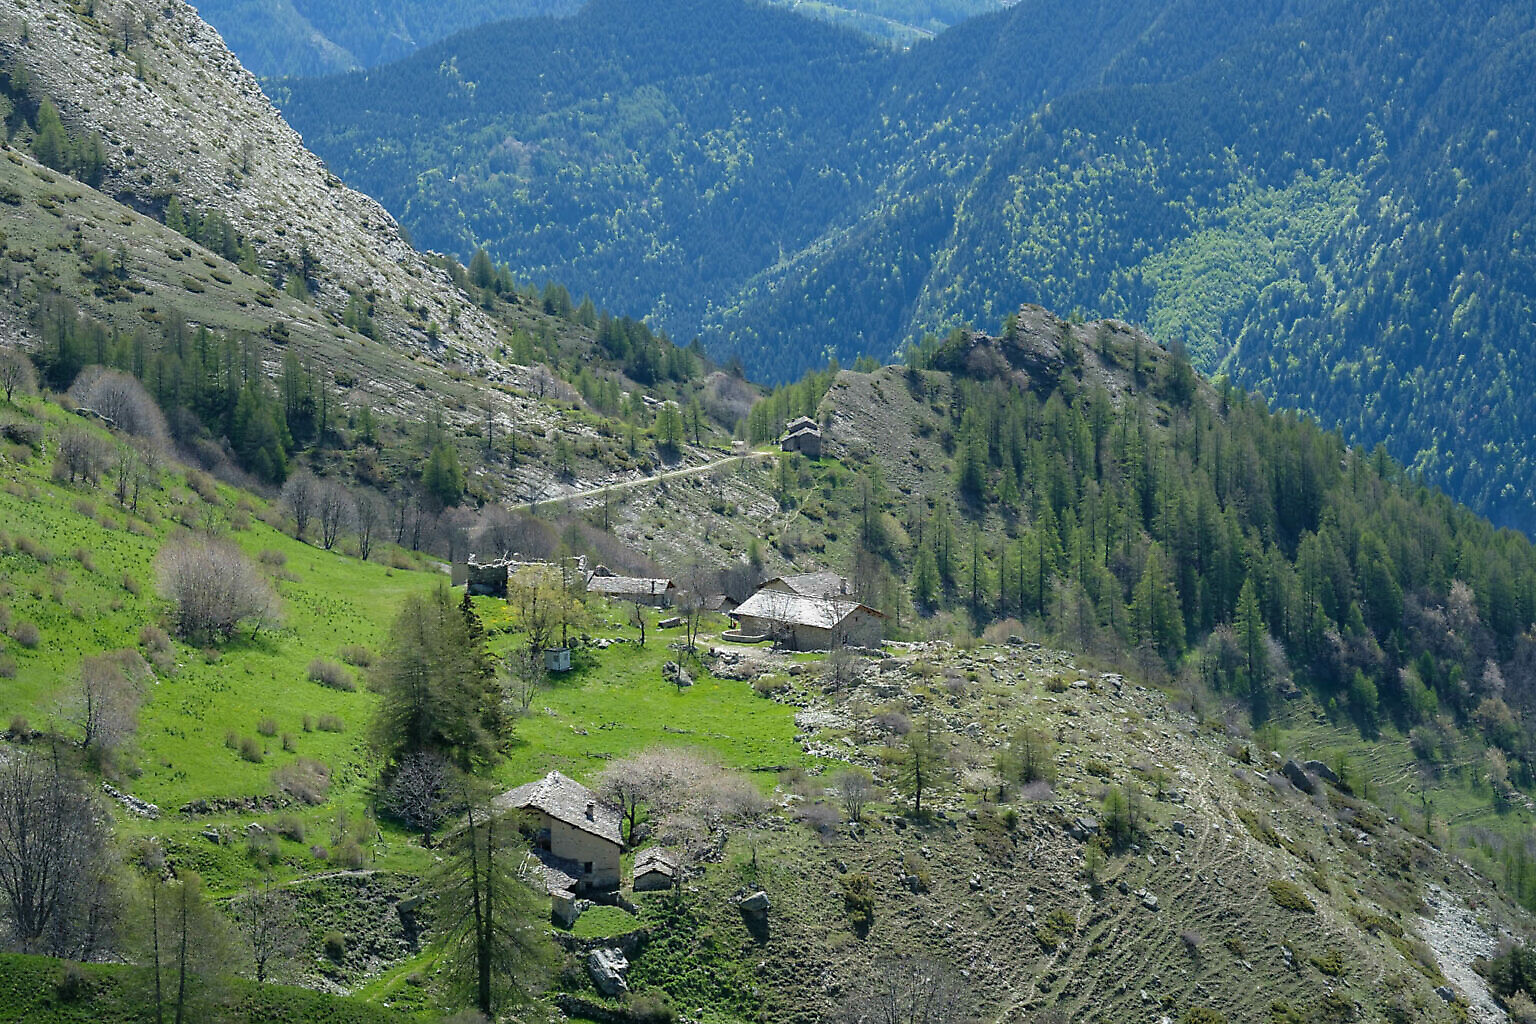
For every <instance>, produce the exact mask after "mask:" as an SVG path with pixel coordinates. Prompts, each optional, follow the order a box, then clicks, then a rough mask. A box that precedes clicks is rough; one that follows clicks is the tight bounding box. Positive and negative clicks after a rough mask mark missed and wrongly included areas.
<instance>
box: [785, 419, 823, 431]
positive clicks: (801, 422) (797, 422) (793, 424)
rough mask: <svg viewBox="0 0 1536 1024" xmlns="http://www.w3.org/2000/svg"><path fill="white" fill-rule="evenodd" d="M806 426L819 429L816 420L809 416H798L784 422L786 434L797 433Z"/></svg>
mask: <svg viewBox="0 0 1536 1024" xmlns="http://www.w3.org/2000/svg"><path fill="white" fill-rule="evenodd" d="M806 427H810V428H811V429H812V430H817V429H818V428H817V426H816V421H815V420H813V419H811V418H810V417H809V416H796V417H795V418H794V419H792V420H790V421H789V422H788V423H786V424H784V432H785V433H786V434H796V433H799V432H800V431H801V430H804V429H805V428H806Z"/></svg>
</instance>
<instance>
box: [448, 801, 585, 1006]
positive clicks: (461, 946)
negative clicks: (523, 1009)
mask: <svg viewBox="0 0 1536 1024" xmlns="http://www.w3.org/2000/svg"><path fill="white" fill-rule="evenodd" d="M442 851H443V859H442V861H441V862H440V864H439V867H438V869H437V871H436V873H435V874H434V875H433V876H432V878H431V881H430V885H431V896H432V903H433V906H434V908H435V909H436V915H437V921H438V926H439V928H440V929H441V931H442V934H443V937H444V938H443V951H444V960H445V963H446V966H447V974H448V978H449V981H450V984H451V985H452V986H453V987H454V988H455V989H456V990H458V991H459V992H461V993H463V994H464V995H466V996H468V997H469V998H471V999H472V1000H473V1002H474V1005H475V1006H476V1007H477V1008H478V1009H479V1010H480V1012H481V1013H483V1014H485V1015H486V1016H487V1017H489V1018H491V1019H493V1020H494V1019H496V1016H497V1014H499V1013H500V1012H502V1011H503V1010H505V1009H507V1008H509V1007H512V1006H518V1005H524V1004H526V1003H528V1002H530V1001H531V1000H532V999H533V998H534V997H535V996H536V995H537V994H538V992H539V991H540V990H541V989H542V988H543V986H544V984H545V982H546V981H547V980H548V978H549V976H550V974H551V972H552V970H553V966H554V962H555V951H554V947H553V945H552V944H551V943H550V941H549V940H548V938H547V937H546V936H545V934H544V925H545V918H547V916H548V912H549V904H548V901H547V900H546V899H545V898H544V897H543V895H542V893H539V892H536V891H535V890H534V888H533V886H532V885H530V884H529V882H528V881H526V880H524V879H523V878H522V877H520V876H519V874H518V867H519V865H520V864H521V863H522V862H523V861H524V860H525V859H526V857H527V854H528V847H527V845H526V844H525V843H524V842H523V841H522V838H521V836H520V835H519V833H518V829H517V827H516V825H515V823H514V822H513V820H512V819H511V818H510V817H507V816H502V815H497V814H495V813H493V812H492V811H491V810H490V809H489V808H488V807H485V806H484V805H482V804H480V803H478V802H476V801H473V800H471V801H469V802H468V812H467V814H466V816H465V822H464V825H463V827H462V828H460V829H458V830H457V831H456V832H454V833H453V834H452V835H451V836H450V837H449V838H448V839H446V840H445V841H444V843H443V847H442Z"/></svg>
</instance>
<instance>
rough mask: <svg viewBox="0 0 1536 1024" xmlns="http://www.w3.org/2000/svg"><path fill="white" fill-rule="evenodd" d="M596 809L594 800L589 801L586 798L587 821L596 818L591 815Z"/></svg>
mask: <svg viewBox="0 0 1536 1024" xmlns="http://www.w3.org/2000/svg"><path fill="white" fill-rule="evenodd" d="M596 810H597V804H596V803H595V802H593V801H591V800H588V801H587V820H588V821H596V820H597V819H596V818H595V817H593V812H594V811H596Z"/></svg>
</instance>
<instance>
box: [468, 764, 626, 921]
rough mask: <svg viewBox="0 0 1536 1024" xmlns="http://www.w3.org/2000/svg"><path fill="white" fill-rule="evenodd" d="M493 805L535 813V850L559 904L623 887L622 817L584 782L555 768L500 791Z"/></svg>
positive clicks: (509, 809) (501, 808)
mask: <svg viewBox="0 0 1536 1024" xmlns="http://www.w3.org/2000/svg"><path fill="white" fill-rule="evenodd" d="M492 806H493V808H494V809H495V810H496V811H499V812H502V813H505V812H507V811H524V812H526V813H527V814H528V815H530V816H531V817H532V819H533V822H534V827H535V829H536V832H535V835H534V842H533V847H534V853H535V855H536V856H537V857H538V858H539V861H540V862H541V863H542V864H543V866H544V877H545V883H546V884H547V886H548V887H549V892H550V895H551V896H554V897H555V898H556V902H557V903H558V902H559V901H560V899H561V898H562V896H566V897H569V896H574V895H580V894H586V893H605V892H613V891H614V890H616V889H618V887H619V881H620V872H619V855H620V854H621V853H622V852H623V850H624V840H623V837H622V835H621V834H620V832H619V816H618V814H617V812H615V811H614V810H613V809H612V808H610V807H607V806H606V805H604V804H603V803H602V802H601V801H599V800H598V799H597V796H596V794H594V793H593V792H592V791H591V790H589V789H587V788H586V787H585V786H583V785H582V784H581V783H579V782H577V781H575V780H574V779H571V778H568V777H566V776H564V775H561V774H560V773H559V772H550V773H549V774H548V775H546V776H544V777H543V778H542V779H539V780H537V781H535V782H529V783H526V784H524V785H521V786H518V787H517V788H516V789H511V790H508V791H507V792H505V793H503V794H501V796H499V797H497V798H496V799H495V800H494V801H493V803H492Z"/></svg>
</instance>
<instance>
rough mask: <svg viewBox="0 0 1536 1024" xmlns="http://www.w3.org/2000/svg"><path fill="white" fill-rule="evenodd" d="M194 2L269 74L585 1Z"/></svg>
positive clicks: (398, 53)
mask: <svg viewBox="0 0 1536 1024" xmlns="http://www.w3.org/2000/svg"><path fill="white" fill-rule="evenodd" d="M193 6H194V7H196V8H197V12H198V13H199V14H200V15H202V16H203V19H204V20H205V21H207V22H208V23H209V24H211V25H212V26H213V27H214V28H216V29H218V30H219V34H220V35H222V36H223V37H224V41H225V42H226V43H228V44H229V48H230V49H231V50H233V51H235V53H236V54H237V55H238V56H239V57H240V62H241V63H242V64H244V65H245V66H246V67H247V68H249V69H250V70H251V71H252V72H254V73H256V74H257V75H260V76H262V77H264V78H265V77H269V76H280V75H326V74H333V73H335V72H338V71H351V70H352V69H354V68H364V67H373V66H374V65H375V64H383V63H385V62H387V61H391V60H399V59H400V58H401V57H405V56H408V55H409V54H411V53H413V52H415V51H416V50H417V49H419V48H420V47H422V46H425V45H427V44H428V43H435V42H437V41H438V40H439V39H442V38H444V37H446V36H450V35H453V34H454V33H455V32H459V31H462V30H463V29H466V28H473V27H475V26H476V25H483V24H485V23H486V22H491V21H498V20H501V19H503V18H533V17H542V16H546V15H554V16H559V15H563V14H570V13H572V12H574V11H575V10H576V9H577V8H579V7H580V6H581V0H198V2H197V3H195V4H193Z"/></svg>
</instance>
